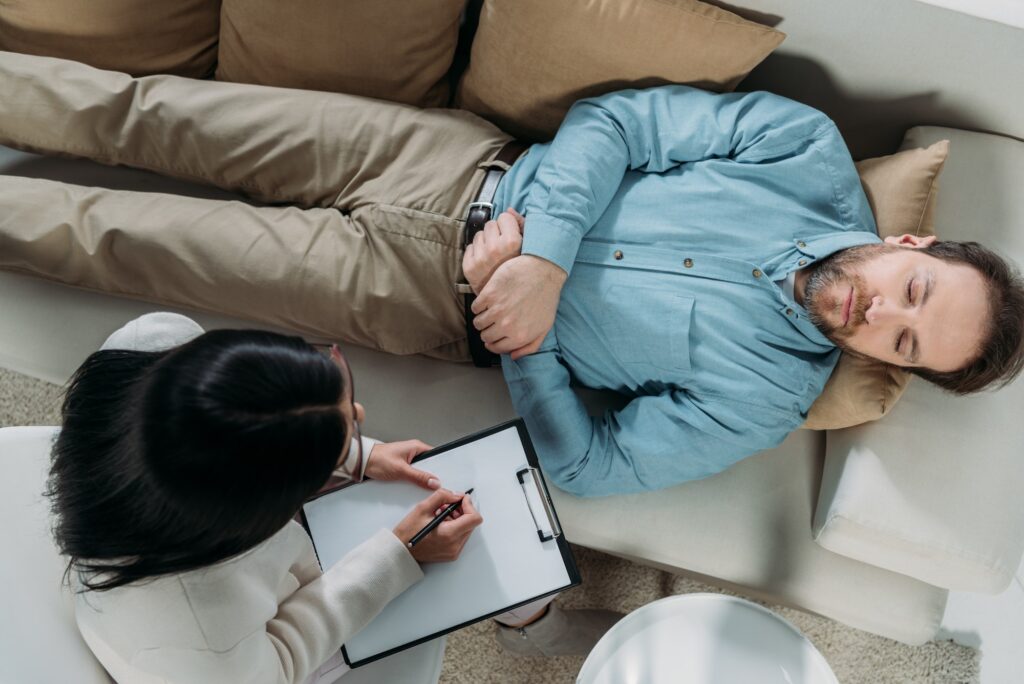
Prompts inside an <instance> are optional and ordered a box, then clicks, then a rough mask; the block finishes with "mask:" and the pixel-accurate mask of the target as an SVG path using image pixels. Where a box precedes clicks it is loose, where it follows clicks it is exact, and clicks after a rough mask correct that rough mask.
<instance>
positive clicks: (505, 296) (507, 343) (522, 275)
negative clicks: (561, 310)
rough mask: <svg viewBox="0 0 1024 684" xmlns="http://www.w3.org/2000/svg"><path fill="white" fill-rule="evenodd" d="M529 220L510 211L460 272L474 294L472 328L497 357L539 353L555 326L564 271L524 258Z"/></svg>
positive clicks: (469, 253) (484, 234) (483, 235)
mask: <svg viewBox="0 0 1024 684" xmlns="http://www.w3.org/2000/svg"><path fill="white" fill-rule="evenodd" d="M525 224H526V219H525V218H524V217H523V216H522V215H521V214H520V213H519V212H517V211H516V210H515V209H512V208H509V209H508V210H507V211H504V212H502V213H501V214H500V215H499V216H498V218H497V219H494V220H491V221H488V222H487V223H486V224H485V225H484V229H483V230H481V231H480V232H478V233H477V234H476V236H475V237H474V238H473V242H472V243H471V244H470V245H469V246H467V247H466V253H465V255H464V256H463V259H462V270H463V272H464V273H465V274H466V280H467V281H468V282H469V285H470V287H472V288H473V292H475V293H476V294H477V298H476V301H475V302H474V303H473V313H474V314H475V318H474V319H473V325H474V326H476V329H477V330H479V331H480V338H481V339H482V340H483V341H484V345H485V346H486V347H487V349H489V350H490V351H492V352H494V353H495V354H511V355H512V359H513V360H517V359H519V358H521V357H523V356H526V355H527V354H532V353H534V352H535V351H537V350H538V349H539V348H540V345H541V343H542V342H543V341H544V337H545V336H546V335H547V334H548V331H549V330H551V326H552V325H554V323H555V311H556V310H557V309H558V299H559V296H560V295H561V292H562V285H563V284H564V283H565V279H566V278H567V277H568V275H567V274H566V272H565V271H563V270H562V269H561V268H560V267H559V266H556V265H555V264H553V263H551V262H550V261H548V260H547V259H542V258H540V257H537V256H533V255H530V254H522V249H523V231H524V229H525Z"/></svg>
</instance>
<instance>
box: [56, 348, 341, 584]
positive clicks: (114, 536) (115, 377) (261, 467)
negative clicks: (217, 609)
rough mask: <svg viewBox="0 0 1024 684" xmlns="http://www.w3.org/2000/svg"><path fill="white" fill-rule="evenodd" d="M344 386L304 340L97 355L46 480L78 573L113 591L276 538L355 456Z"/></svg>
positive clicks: (72, 399) (75, 389)
mask: <svg viewBox="0 0 1024 684" xmlns="http://www.w3.org/2000/svg"><path fill="white" fill-rule="evenodd" d="M343 384H344V380H343V378H342V375H341V372H340V371H339V370H338V368H337V367H336V366H335V365H334V364H333V363H332V362H331V360H330V359H328V358H326V357H324V356H323V355H321V354H319V353H318V352H317V351H316V350H314V349H313V348H312V347H311V346H310V345H309V344H307V343H306V342H304V341H303V340H302V339H300V338H297V337H286V336H284V335H277V334H274V333H268V332H259V331H245V330H216V331H211V332H208V333H206V334H204V335H201V336H200V337H198V338H196V339H195V340H193V341H191V342H189V343H187V344H184V345H182V346H180V347H177V348H175V349H172V350H169V351H166V352H155V353H154V352H140V351H120V350H106V351H99V352H96V353H94V354H92V355H91V356H90V357H89V358H88V359H86V361H85V363H83V364H82V366H81V367H80V368H79V369H78V370H77V371H76V372H75V374H74V376H73V377H72V379H71V381H70V385H69V387H68V390H67V394H66V396H65V398H64V404H63V409H62V414H63V428H62V430H61V432H60V434H59V436H58V438H57V441H56V444H55V445H54V448H53V463H52V467H51V470H50V479H49V492H48V494H49V496H50V497H51V498H52V503H53V509H54V513H55V515H56V523H55V528H54V535H55V537H56V540H57V544H58V546H59V547H60V549H61V552H62V553H64V554H66V555H68V556H70V562H69V564H68V570H69V572H70V571H72V570H74V571H78V573H79V577H80V578H81V581H82V584H83V586H84V587H85V588H86V589H92V590H105V589H113V588H115V587H119V586H122V585H125V584H128V583H130V582H134V581H137V580H141V579H145V578H152V577H157V576H160V575H166V574H169V573H175V572H184V571H187V570H192V569H195V568H199V567H203V566H207V565H211V564H213V563H216V562H218V561H221V560H224V559H227V558H230V557H232V556H235V555H238V554H240V553H242V552H244V551H247V550H248V549H251V548H252V547H254V546H256V545H257V544H259V543H260V542H262V541H264V540H265V539H268V538H269V537H271V536H272V535H273V534H274V533H275V532H277V531H278V530H280V529H281V528H282V527H283V526H284V525H285V524H287V522H288V520H289V519H290V518H291V517H292V516H294V515H295V513H296V512H297V511H298V509H299V507H300V506H301V505H302V502H303V500H305V499H306V498H307V497H308V496H309V495H311V494H312V493H314V492H315V491H316V490H317V489H318V488H319V487H321V486H322V485H323V484H324V483H325V482H326V481H327V479H328V477H330V474H331V471H332V470H333V469H334V468H335V466H336V464H337V461H338V458H339V456H340V455H341V452H342V450H343V448H344V445H345V444H346V443H347V440H348V426H347V423H346V419H345V417H344V415H343V414H342V412H341V410H340V401H341V397H342V392H343Z"/></svg>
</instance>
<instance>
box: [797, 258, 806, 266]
mask: <svg viewBox="0 0 1024 684" xmlns="http://www.w3.org/2000/svg"><path fill="white" fill-rule="evenodd" d="M797 263H798V264H800V265H801V266H806V265H807V259H801V260H800V261H798V262H797Z"/></svg>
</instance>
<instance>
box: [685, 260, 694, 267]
mask: <svg viewBox="0 0 1024 684" xmlns="http://www.w3.org/2000/svg"><path fill="white" fill-rule="evenodd" d="M683 266H685V267H686V268H693V259H683Z"/></svg>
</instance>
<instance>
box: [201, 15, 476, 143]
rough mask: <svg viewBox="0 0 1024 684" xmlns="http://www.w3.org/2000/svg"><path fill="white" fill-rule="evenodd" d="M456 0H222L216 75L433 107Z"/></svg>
mask: <svg viewBox="0 0 1024 684" xmlns="http://www.w3.org/2000/svg"><path fill="white" fill-rule="evenodd" d="M464 4H465V2H464V0H374V1H373V2H351V1H350V2H341V1H340V0H289V1H288V2H281V1H280V0H224V8H223V13H222V15H221V32H220V57H219V62H218V65H217V79H218V80H221V81H235V82H238V83H258V84H261V85H272V86H285V87H289V88H305V89H309V90H326V91H331V92H338V93H348V94H351V95H363V96H366V97H375V98H379V99H382V100H392V101H394V102H404V103H406V104H411V105H417V106H420V107H441V106H444V105H445V104H447V102H448V96H449V89H448V82H447V79H446V75H447V73H448V69H449V67H450V66H451V63H452V57H453V55H454V54H455V45H456V43H457V41H458V33H459V17H460V15H461V13H462V8H463V5H464ZM339 125H343V124H342V123H340V122H339Z"/></svg>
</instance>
